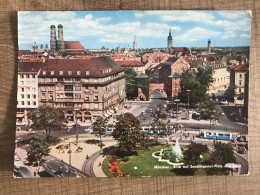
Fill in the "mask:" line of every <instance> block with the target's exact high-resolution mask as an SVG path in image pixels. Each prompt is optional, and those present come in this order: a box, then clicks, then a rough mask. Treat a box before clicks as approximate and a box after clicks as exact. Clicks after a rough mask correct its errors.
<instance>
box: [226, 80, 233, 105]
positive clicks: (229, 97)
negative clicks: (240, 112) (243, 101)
mask: <svg viewBox="0 0 260 195" xmlns="http://www.w3.org/2000/svg"><path fill="white" fill-rule="evenodd" d="M235 90H236V85H235V84H234V83H231V84H230V85H229V86H228V88H227V90H226V91H225V94H224V96H225V98H226V100H227V101H228V103H229V102H232V103H234V98H235V96H236V91H235Z"/></svg>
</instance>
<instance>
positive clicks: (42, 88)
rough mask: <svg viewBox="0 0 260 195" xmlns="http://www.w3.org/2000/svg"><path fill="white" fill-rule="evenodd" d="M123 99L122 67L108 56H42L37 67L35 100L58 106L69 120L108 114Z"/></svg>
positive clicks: (117, 109)
mask: <svg viewBox="0 0 260 195" xmlns="http://www.w3.org/2000/svg"><path fill="white" fill-rule="evenodd" d="M124 101H125V75H124V70H123V69H122V68H121V67H120V66H118V65H117V64H116V63H115V62H114V61H113V60H112V59H111V58H109V57H99V58H91V59H52V60H46V61H45V63H44V66H43V68H42V70H41V71H40V74H39V104H40V105H48V106H51V107H54V108H57V109H59V110H60V111H61V112H63V113H64V114H65V116H66V118H67V119H68V120H69V121H74V122H75V121H76V120H77V121H82V122H90V121H93V120H95V118H96V117H97V116H102V117H105V118H107V117H110V116H111V115H112V114H113V113H120V110H121V109H122V107H123V104H124Z"/></svg>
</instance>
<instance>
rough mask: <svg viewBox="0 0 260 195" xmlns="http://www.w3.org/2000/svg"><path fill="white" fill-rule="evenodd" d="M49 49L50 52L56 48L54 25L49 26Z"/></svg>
mask: <svg viewBox="0 0 260 195" xmlns="http://www.w3.org/2000/svg"><path fill="white" fill-rule="evenodd" d="M50 37H51V39H50V49H51V51H56V49H57V47H56V44H57V38H56V27H55V26H54V25H51V27H50Z"/></svg>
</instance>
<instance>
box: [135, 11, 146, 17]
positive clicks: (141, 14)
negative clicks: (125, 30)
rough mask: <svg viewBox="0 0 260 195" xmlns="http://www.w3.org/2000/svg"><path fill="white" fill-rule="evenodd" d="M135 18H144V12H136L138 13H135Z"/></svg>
mask: <svg viewBox="0 0 260 195" xmlns="http://www.w3.org/2000/svg"><path fill="white" fill-rule="evenodd" d="M134 16H135V17H137V18H142V17H144V12H136V13H134Z"/></svg>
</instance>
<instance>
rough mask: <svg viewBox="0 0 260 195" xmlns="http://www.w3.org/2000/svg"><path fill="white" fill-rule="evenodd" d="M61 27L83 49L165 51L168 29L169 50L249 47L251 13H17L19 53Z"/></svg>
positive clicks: (67, 39)
mask: <svg viewBox="0 0 260 195" xmlns="http://www.w3.org/2000/svg"><path fill="white" fill-rule="evenodd" d="M52 24H53V25H55V26H56V28H57V26H58V24H62V25H63V33H64V40H65V41H80V42H81V44H82V45H83V47H84V48H85V49H100V48H101V47H102V46H105V47H106V48H110V49H113V48H115V47H118V46H120V47H121V48H125V47H128V45H129V47H130V48H132V47H133V40H134V36H135V35H136V40H137V47H138V48H166V47H167V37H168V35H169V30H171V34H172V38H173V47H207V42H208V39H210V40H211V45H212V46H249V45H250V29H251V12H250V11H194V10H191V11H165V10H164V11H62V12H61V11H46V12H42V11H21V12H19V13H18V45H19V49H20V50H21V49H31V48H32V45H33V43H34V42H36V43H37V45H38V46H39V45H40V44H43V45H44V47H45V44H48V46H49V48H50V26H51V25H52Z"/></svg>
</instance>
